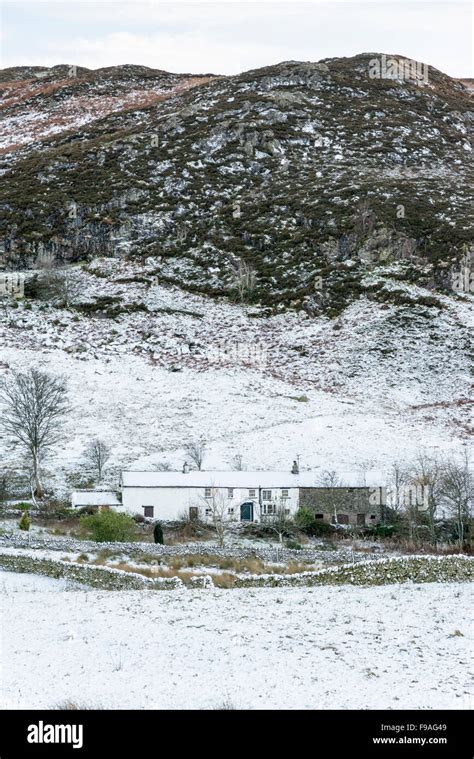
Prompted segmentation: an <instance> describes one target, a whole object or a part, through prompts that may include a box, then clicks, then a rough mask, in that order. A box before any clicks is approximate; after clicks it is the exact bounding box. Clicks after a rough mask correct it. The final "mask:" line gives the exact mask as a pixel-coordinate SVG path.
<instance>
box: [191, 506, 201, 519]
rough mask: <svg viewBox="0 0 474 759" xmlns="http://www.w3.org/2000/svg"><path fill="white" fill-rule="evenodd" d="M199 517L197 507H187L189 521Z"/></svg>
mask: <svg viewBox="0 0 474 759" xmlns="http://www.w3.org/2000/svg"><path fill="white" fill-rule="evenodd" d="M198 516H199V509H198V507H197V506H190V507H189V518H190V519H191V520H195V519H197V518H198Z"/></svg>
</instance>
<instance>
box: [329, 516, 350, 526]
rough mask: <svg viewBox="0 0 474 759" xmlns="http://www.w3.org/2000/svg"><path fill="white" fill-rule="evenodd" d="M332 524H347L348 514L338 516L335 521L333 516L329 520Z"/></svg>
mask: <svg viewBox="0 0 474 759" xmlns="http://www.w3.org/2000/svg"><path fill="white" fill-rule="evenodd" d="M331 522H332V524H349V515H348V514H338V515H337V519H336V517H335V516H333V517H332V519H331Z"/></svg>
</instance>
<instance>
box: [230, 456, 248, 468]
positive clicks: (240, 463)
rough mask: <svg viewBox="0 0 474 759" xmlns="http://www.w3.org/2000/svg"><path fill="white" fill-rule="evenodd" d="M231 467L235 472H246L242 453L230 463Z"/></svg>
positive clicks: (233, 457)
mask: <svg viewBox="0 0 474 759" xmlns="http://www.w3.org/2000/svg"><path fill="white" fill-rule="evenodd" d="M229 464H230V466H231V467H232V469H233V470H234V471H235V472H243V471H244V470H245V462H244V457H243V455H242V454H241V453H236V454H235V456H232V458H231V460H230V461H229Z"/></svg>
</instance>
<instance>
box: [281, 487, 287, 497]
mask: <svg viewBox="0 0 474 759" xmlns="http://www.w3.org/2000/svg"><path fill="white" fill-rule="evenodd" d="M281 497H282V498H288V490H285V488H283V490H282V491H281Z"/></svg>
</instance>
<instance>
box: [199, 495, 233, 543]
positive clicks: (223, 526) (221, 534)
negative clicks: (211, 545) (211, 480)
mask: <svg viewBox="0 0 474 759" xmlns="http://www.w3.org/2000/svg"><path fill="white" fill-rule="evenodd" d="M204 508H205V513H206V516H208V517H209V516H210V518H211V521H212V524H213V526H214V529H215V531H216V535H217V540H218V542H219V547H220V548H222V547H223V546H224V544H225V536H226V534H227V526H228V522H229V517H228V502H227V499H226V498H225V496H224V494H223V493H222V491H221V490H219V488H211V497H210V498H206V499H205V507H204ZM209 512H210V513H209Z"/></svg>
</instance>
